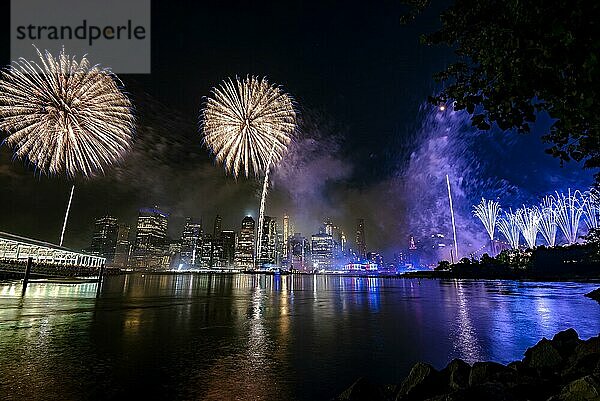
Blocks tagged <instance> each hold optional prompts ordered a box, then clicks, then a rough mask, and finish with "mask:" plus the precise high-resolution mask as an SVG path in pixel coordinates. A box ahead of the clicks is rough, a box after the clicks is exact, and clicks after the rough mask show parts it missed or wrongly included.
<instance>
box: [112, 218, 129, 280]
mask: <svg viewBox="0 0 600 401" xmlns="http://www.w3.org/2000/svg"><path fill="white" fill-rule="evenodd" d="M130 231H131V227H129V226H128V225H125V224H120V225H119V231H118V233H117V245H116V247H115V259H114V261H113V266H115V267H119V268H121V269H125V268H126V267H127V266H128V264H129V256H130V254H131V242H130V241H129V233H130Z"/></svg>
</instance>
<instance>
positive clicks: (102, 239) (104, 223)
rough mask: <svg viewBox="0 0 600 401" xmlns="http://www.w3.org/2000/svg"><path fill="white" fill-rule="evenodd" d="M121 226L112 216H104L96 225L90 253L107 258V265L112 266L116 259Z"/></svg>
mask: <svg viewBox="0 0 600 401" xmlns="http://www.w3.org/2000/svg"><path fill="white" fill-rule="evenodd" d="M118 232H119V224H118V222H117V219H116V218H114V217H112V216H108V215H107V216H104V217H101V218H99V219H97V220H96V222H95V223H94V235H93V237H92V244H91V246H90V252H91V253H92V254H93V255H98V256H102V257H103V258H106V264H107V265H109V264H112V263H113V261H114V259H115V252H116V247H117V237H118Z"/></svg>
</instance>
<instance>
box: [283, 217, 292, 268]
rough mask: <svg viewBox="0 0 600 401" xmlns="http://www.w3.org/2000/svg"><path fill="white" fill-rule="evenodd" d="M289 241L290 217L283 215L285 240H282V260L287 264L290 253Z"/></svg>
mask: <svg viewBox="0 0 600 401" xmlns="http://www.w3.org/2000/svg"><path fill="white" fill-rule="evenodd" d="M289 240H290V216H288V215H287V213H286V214H284V215H283V238H282V242H283V243H282V246H281V251H282V259H283V260H284V261H285V262H286V263H287V260H288V251H289Z"/></svg>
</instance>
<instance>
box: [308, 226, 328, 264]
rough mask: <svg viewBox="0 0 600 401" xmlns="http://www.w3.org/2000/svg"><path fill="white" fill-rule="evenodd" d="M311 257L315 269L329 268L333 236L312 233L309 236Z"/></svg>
mask: <svg viewBox="0 0 600 401" xmlns="http://www.w3.org/2000/svg"><path fill="white" fill-rule="evenodd" d="M311 257H312V265H313V267H314V268H315V269H319V270H321V269H325V270H331V267H332V266H333V237H332V236H331V235H329V234H327V233H318V234H314V235H313V236H312V238H311Z"/></svg>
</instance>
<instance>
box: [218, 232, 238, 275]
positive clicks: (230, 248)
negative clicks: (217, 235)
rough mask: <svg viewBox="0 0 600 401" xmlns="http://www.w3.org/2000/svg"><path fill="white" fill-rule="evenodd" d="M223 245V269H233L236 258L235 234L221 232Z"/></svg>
mask: <svg viewBox="0 0 600 401" xmlns="http://www.w3.org/2000/svg"><path fill="white" fill-rule="evenodd" d="M221 243H222V244H223V255H222V256H223V263H222V264H223V267H224V268H226V269H232V268H233V267H234V258H235V232H233V231H232V230H223V231H222V232H221Z"/></svg>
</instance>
